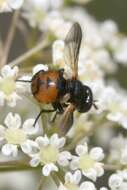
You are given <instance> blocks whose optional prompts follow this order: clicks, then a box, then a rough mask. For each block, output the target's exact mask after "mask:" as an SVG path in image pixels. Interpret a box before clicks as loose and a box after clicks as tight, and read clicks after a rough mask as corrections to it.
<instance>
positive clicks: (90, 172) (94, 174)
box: [82, 168, 97, 181]
mask: <svg viewBox="0 0 127 190" xmlns="http://www.w3.org/2000/svg"><path fill="white" fill-rule="evenodd" d="M82 173H83V175H84V176H86V177H88V178H89V179H91V180H93V181H96V178H97V172H96V170H95V169H94V168H90V169H89V170H88V171H82Z"/></svg>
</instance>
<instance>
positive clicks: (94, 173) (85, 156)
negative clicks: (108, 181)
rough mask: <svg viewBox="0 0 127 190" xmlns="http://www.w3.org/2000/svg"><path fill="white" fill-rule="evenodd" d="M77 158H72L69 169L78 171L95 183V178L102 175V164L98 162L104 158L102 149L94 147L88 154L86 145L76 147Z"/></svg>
mask: <svg viewBox="0 0 127 190" xmlns="http://www.w3.org/2000/svg"><path fill="white" fill-rule="evenodd" d="M76 153H77V155H78V156H73V157H72V162H71V169H73V170H75V169H80V170H81V171H82V173H83V175H84V176H86V177H88V178H90V179H92V180H93V181H96V178H97V177H100V176H102V175H103V174H104V169H103V164H102V163H101V162H100V161H101V160H102V159H103V158H104V153H103V149H102V148H100V147H94V148H92V149H91V150H90V152H88V146H87V143H85V144H83V145H77V147H76Z"/></svg>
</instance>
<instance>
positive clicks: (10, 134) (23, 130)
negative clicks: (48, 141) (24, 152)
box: [0, 113, 38, 156]
mask: <svg viewBox="0 0 127 190" xmlns="http://www.w3.org/2000/svg"><path fill="white" fill-rule="evenodd" d="M4 123H5V126H3V125H0V143H1V145H2V153H3V154H4V155H6V156H17V154H18V147H21V149H22V145H23V143H24V142H25V141H26V140H27V139H28V137H30V135H33V134H35V133H37V131H38V127H36V128H35V127H33V123H34V119H27V120H26V121H25V122H24V123H23V125H21V117H20V115H19V114H14V115H13V114H12V113H8V115H7V116H6V118H5V121H4Z"/></svg>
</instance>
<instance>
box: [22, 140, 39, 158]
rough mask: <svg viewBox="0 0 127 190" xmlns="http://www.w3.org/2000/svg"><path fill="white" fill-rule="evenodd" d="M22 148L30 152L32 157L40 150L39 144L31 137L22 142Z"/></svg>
mask: <svg viewBox="0 0 127 190" xmlns="http://www.w3.org/2000/svg"><path fill="white" fill-rule="evenodd" d="M21 149H22V151H23V152H24V153H25V154H28V155H29V156H31V157H32V156H34V155H35V154H37V153H38V151H39V147H38V144H37V143H36V142H34V141H32V140H29V139H28V140H27V141H26V142H24V143H22V144H21Z"/></svg>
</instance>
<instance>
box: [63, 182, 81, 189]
mask: <svg viewBox="0 0 127 190" xmlns="http://www.w3.org/2000/svg"><path fill="white" fill-rule="evenodd" d="M65 187H66V188H67V189H68V190H78V189H79V188H78V186H77V185H75V184H72V183H66V184H65Z"/></svg>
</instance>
